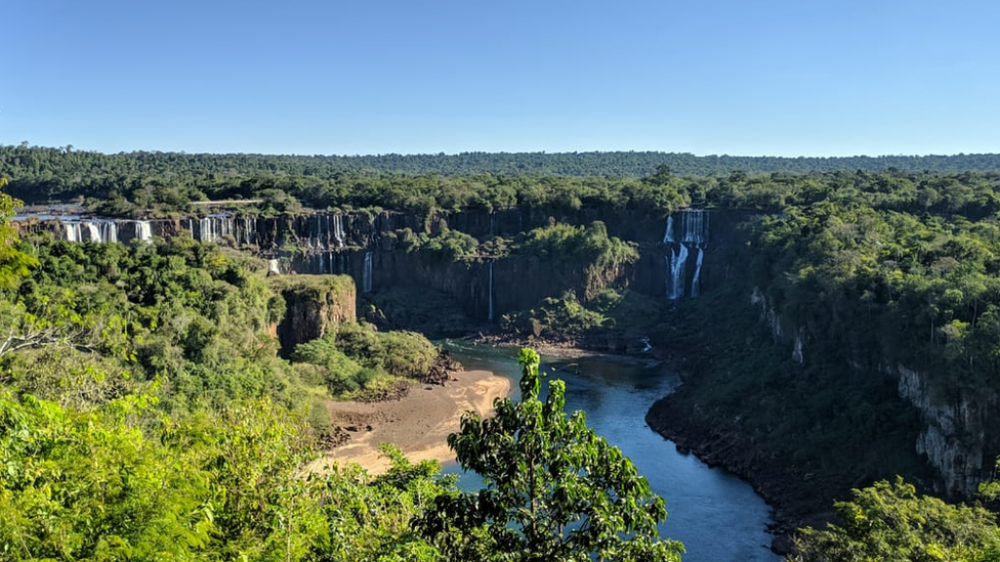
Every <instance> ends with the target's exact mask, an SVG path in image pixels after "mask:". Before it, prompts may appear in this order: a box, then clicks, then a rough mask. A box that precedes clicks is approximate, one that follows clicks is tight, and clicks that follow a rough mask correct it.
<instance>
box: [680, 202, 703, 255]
mask: <svg viewBox="0 0 1000 562" xmlns="http://www.w3.org/2000/svg"><path fill="white" fill-rule="evenodd" d="M681 217H682V219H683V223H684V238H683V243H685V244H693V245H695V246H696V247H698V248H703V247H704V246H705V241H706V239H707V238H708V237H707V236H706V234H707V233H708V214H707V213H706V212H705V211H704V210H703V209H688V210H686V211H684V212H683V213H682V214H681Z"/></svg>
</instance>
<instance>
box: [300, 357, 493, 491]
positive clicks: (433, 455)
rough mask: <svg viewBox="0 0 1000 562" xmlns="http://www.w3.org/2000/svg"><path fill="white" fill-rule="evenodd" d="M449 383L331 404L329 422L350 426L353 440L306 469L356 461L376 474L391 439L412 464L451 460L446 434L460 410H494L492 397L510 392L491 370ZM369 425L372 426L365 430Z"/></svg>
mask: <svg viewBox="0 0 1000 562" xmlns="http://www.w3.org/2000/svg"><path fill="white" fill-rule="evenodd" d="M455 379H457V380H451V381H448V383H447V385H445V386H439V385H422V384H418V385H414V386H413V387H411V388H410V391H409V393H407V395H406V396H405V397H403V398H402V399H400V400H393V401H388V402H377V403H359V402H330V404H329V410H330V421H331V423H332V424H333V425H335V426H341V427H344V428H351V429H353V430H354V431H350V430H349V434H350V436H351V439H350V440H349V441H348V442H347V443H345V444H343V445H341V446H339V447H337V448H335V449H332V450H330V451H328V452H327V453H326V454H325V455H324V456H323V458H320V459H317V460H316V461H313V462H312V463H310V464H309V466H308V467H307V468H306V470H307V471H309V472H325V471H327V470H328V469H329V466H330V465H332V464H334V463H338V464H340V465H341V466H343V465H344V464H346V463H357V464H359V465H361V467H362V468H364V469H366V470H367V471H368V473H369V474H380V473H382V472H384V471H385V470H386V469H387V468H388V467H389V462H388V459H386V458H385V457H384V456H383V455H382V452H381V451H380V450H379V444H381V443H392V444H394V445H396V446H398V447H399V448H400V449H401V450H402V451H403V454H404V455H406V457H407V458H408V459H410V460H411V461H413V462H418V461H422V460H431V459H433V460H437V461H439V462H447V461H451V460H455V455H454V454H453V453H452V451H451V449H449V448H448V442H447V440H448V434H449V433H454V432H456V431H458V429H459V424H460V421H461V418H462V414H463V413H465V412H467V411H470V410H471V411H474V412H476V413H477V414H479V415H480V416H486V415H490V414H492V412H493V400H494V399H495V398H503V397H506V396H508V395H509V394H510V390H511V384H510V380H509V379H507V378H506V377H502V376H499V375H494V374H493V373H491V372H489V371H465V372H461V373H459V374H458V375H457V376H456V377H455ZM369 427H370V428H371V429H369Z"/></svg>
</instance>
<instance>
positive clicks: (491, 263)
mask: <svg viewBox="0 0 1000 562" xmlns="http://www.w3.org/2000/svg"><path fill="white" fill-rule="evenodd" d="M496 261H497V260H495V259H491V260H490V284H489V290H490V310H489V316H488V317H487V319H488V320H489V321H490V322H492V321H493V264H494V263H496Z"/></svg>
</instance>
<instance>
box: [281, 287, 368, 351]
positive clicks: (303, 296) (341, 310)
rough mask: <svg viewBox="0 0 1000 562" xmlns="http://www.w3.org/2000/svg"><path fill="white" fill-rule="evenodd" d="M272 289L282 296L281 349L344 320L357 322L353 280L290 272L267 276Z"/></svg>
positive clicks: (328, 330) (332, 328)
mask: <svg viewBox="0 0 1000 562" xmlns="http://www.w3.org/2000/svg"><path fill="white" fill-rule="evenodd" d="M270 283H271V286H272V288H273V289H274V290H275V291H276V292H278V293H280V294H281V296H282V297H283V298H284V299H285V316H284V318H283V319H282V320H281V322H279V323H278V327H277V334H278V340H279V341H280V342H281V352H282V354H283V355H285V356H288V355H290V354H291V353H292V351H294V350H295V346H296V345H298V344H300V343H305V342H308V341H311V340H314V339H316V338H319V337H323V336H324V335H326V334H327V333H331V332H336V331H337V328H338V327H339V326H340V325H341V324H343V323H345V322H355V321H357V309H356V304H355V303H356V302H357V295H356V294H355V288H354V282H353V281H352V280H351V278H350V277H346V276H342V275H292V276H275V277H271V278H270Z"/></svg>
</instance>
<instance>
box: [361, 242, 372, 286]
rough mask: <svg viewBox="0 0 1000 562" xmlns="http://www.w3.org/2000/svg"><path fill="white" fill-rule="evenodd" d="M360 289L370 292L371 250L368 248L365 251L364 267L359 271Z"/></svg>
mask: <svg viewBox="0 0 1000 562" xmlns="http://www.w3.org/2000/svg"><path fill="white" fill-rule="evenodd" d="M361 288H362V289H361V290H362V291H364V292H366V293H370V292H372V251H371V250H368V251H366V252H365V267H364V270H363V271H362V272H361Z"/></svg>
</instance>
